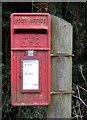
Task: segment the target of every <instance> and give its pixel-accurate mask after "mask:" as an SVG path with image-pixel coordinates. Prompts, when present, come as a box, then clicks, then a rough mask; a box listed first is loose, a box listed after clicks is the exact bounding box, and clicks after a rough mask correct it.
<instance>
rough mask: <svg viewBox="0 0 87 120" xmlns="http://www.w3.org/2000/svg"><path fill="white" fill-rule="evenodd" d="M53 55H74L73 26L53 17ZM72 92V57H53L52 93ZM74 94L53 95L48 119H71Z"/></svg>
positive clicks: (47, 114)
mask: <svg viewBox="0 0 87 120" xmlns="http://www.w3.org/2000/svg"><path fill="white" fill-rule="evenodd" d="M51 23H52V24H51V26H52V27H51V54H58V55H61V54H69V55H70V54H72V25H71V24H70V23H68V22H66V21H65V20H63V19H61V18H58V17H56V16H51ZM58 91H60V92H61V91H72V57H71V56H69V57H66V56H63V57H62V55H61V56H60V57H59V56H51V92H52V93H54V92H58ZM71 99H72V94H70V93H69V94H52V95H51V104H50V105H49V106H48V107H47V113H46V118H71Z"/></svg>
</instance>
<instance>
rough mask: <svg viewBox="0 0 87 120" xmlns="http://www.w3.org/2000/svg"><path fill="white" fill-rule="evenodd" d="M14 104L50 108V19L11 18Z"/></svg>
mask: <svg viewBox="0 0 87 120" xmlns="http://www.w3.org/2000/svg"><path fill="white" fill-rule="evenodd" d="M10 18H11V104H12V105H14V106H46V105H49V104H50V15H49V14H48V13H13V14H11V17H10Z"/></svg>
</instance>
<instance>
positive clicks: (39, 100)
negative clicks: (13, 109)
mask: <svg viewBox="0 0 87 120" xmlns="http://www.w3.org/2000/svg"><path fill="white" fill-rule="evenodd" d="M49 54H50V53H49V51H43V52H42V51H34V56H31V57H30V56H28V51H14V52H13V57H12V58H13V59H14V65H13V68H12V69H13V70H14V71H13V73H12V75H13V74H14V73H15V74H16V76H14V79H13V84H14V83H16V85H14V89H15V91H13V89H12V92H15V93H14V94H15V96H14V94H13V96H12V102H13V103H12V104H15V105H48V104H49V102H50V95H49V92H50V87H48V86H50V82H49V78H50V75H49V72H50V71H49V69H50V68H49V67H50V66H49V63H50V58H49ZM23 61H24V63H23ZM37 61H38V62H37ZM31 62H33V63H34V66H32V67H30V69H32V68H34V67H36V68H35V69H36V70H38V72H37V71H35V72H36V73H35V72H34V71H33V72H32V70H31V71H30V70H29V67H28V66H27V68H26V69H25V68H23V65H25V64H26V65H28V64H30V63H31ZM31 65H32V64H31ZM23 69H25V70H23ZM23 72H24V73H23ZM25 73H27V74H28V75H27V77H28V79H27V77H25V79H24V78H23V74H25ZM29 73H31V74H33V76H34V75H35V78H36V79H35V78H34V77H33V76H32V75H29ZM29 77H30V78H29ZM31 78H33V79H31ZM23 79H24V83H23ZM35 80H36V81H35ZM34 83H35V84H34ZM26 84H27V85H26ZM30 85H31V86H30ZM35 85H36V87H35ZM23 86H24V88H23ZM14 98H15V101H14Z"/></svg>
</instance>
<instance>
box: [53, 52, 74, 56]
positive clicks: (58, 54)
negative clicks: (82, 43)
mask: <svg viewBox="0 0 87 120" xmlns="http://www.w3.org/2000/svg"><path fill="white" fill-rule="evenodd" d="M73 56H74V54H66V53H52V54H51V57H73Z"/></svg>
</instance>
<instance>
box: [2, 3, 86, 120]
mask: <svg viewBox="0 0 87 120" xmlns="http://www.w3.org/2000/svg"><path fill="white" fill-rule="evenodd" d="M2 8H3V9H2V21H3V22H2V31H3V34H2V35H3V36H2V38H3V39H2V42H3V46H2V48H3V51H2V52H3V66H2V72H3V76H2V78H3V80H2V84H3V105H2V107H3V120H5V119H6V120H7V119H8V120H20V119H23V120H24V118H27V119H33V118H36V119H44V117H45V115H44V114H45V112H46V107H13V106H12V105H11V104H10V99H11V98H10V91H11V90H10V89H11V85H10V14H11V13H13V12H49V13H50V14H52V15H55V16H58V17H61V18H63V19H65V20H66V21H68V22H70V23H71V24H72V25H73V53H74V54H75V56H74V57H73V90H74V91H75V92H76V93H75V94H74V95H75V96H77V97H78V95H79V94H78V90H79V92H80V97H81V99H82V101H81V100H80V99H79V98H76V97H74V96H73V98H72V99H73V100H72V117H75V116H76V115H77V116H76V117H77V118H76V117H75V119H79V120H80V119H81V115H82V116H83V118H84V120H85V119H86V118H87V106H86V105H87V91H86V90H87V85H86V82H87V27H86V26H87V22H86V16H87V10H86V8H87V4H86V3H76V2H73V3H68V2H66V3H61V2H58V3H54V2H52V3H48V2H47V3H44V2H39V3H36V2H35V3H31V2H21V3H20V2H18V3H17V2H14V3H10V2H8V3H6V2H5V3H3V6H2ZM84 78H85V80H86V81H85V80H84ZM83 102H84V103H85V104H86V105H85V104H84V103H83Z"/></svg>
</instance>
